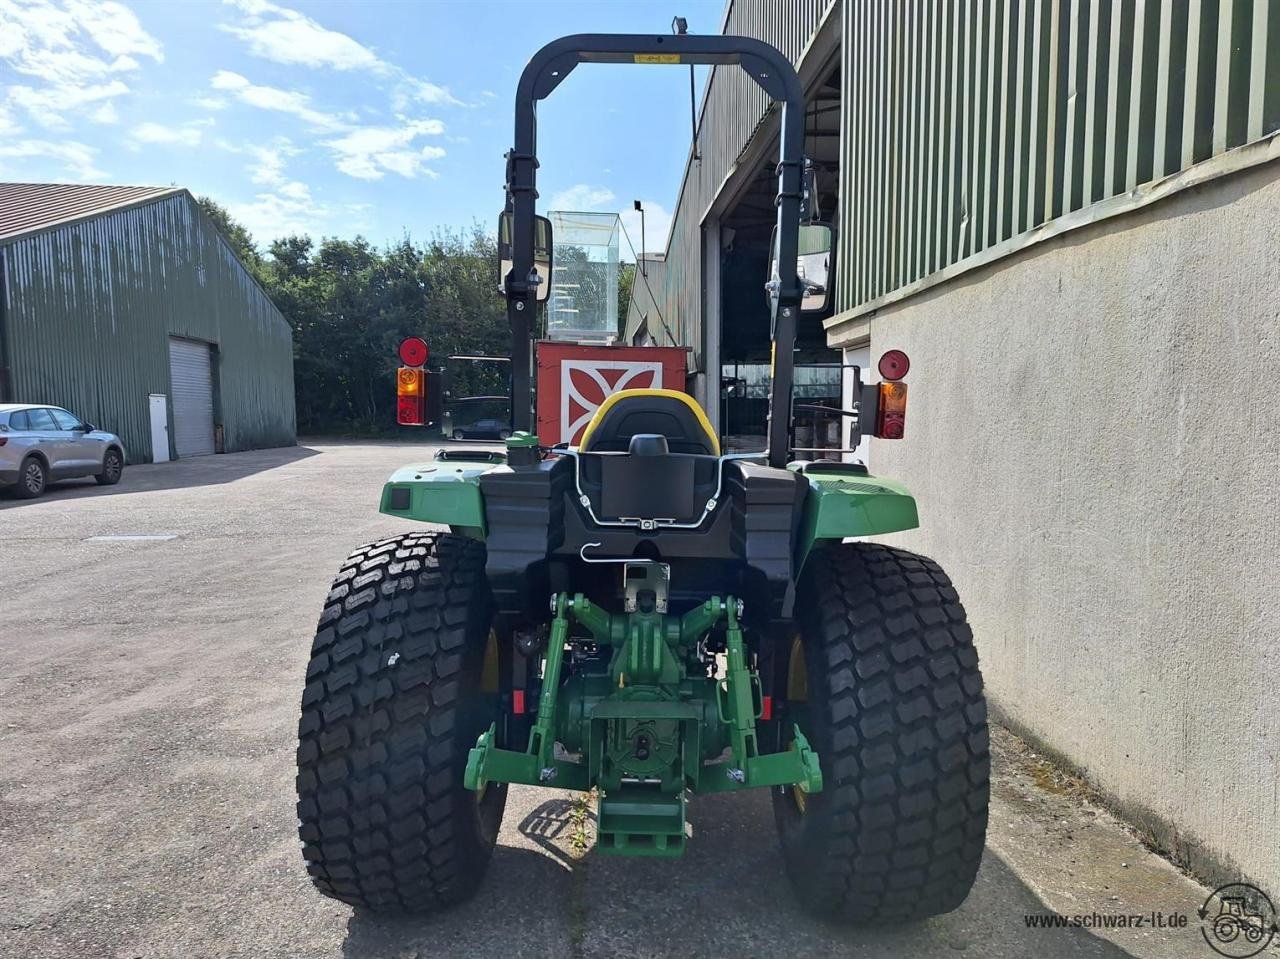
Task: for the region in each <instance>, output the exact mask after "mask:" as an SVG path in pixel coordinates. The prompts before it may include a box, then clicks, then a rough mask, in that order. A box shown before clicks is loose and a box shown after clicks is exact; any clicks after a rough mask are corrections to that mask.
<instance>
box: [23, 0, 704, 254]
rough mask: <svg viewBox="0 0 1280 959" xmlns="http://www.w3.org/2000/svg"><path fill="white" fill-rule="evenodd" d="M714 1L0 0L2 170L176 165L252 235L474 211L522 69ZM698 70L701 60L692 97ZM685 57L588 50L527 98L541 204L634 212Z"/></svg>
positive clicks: (161, 177) (370, 227) (669, 137)
mask: <svg viewBox="0 0 1280 959" xmlns="http://www.w3.org/2000/svg"><path fill="white" fill-rule="evenodd" d="M723 6H724V4H723V0H672V2H671V3H670V5H668V4H667V3H656V2H649V0H539V2H531V0H524V2H512V3H508V2H499V0H469V2H468V0H451V2H440V0H428V2H419V3H410V2H363V3H345V2H342V3H340V2H323V3H317V2H292V0H286V2H280V3H275V2H268V0H222V2H218V0H208V2H206V0H183V2H159V0H133V2H127V3H117V2H88V0H56V2H49V0H0V179H3V180H31V181H41V182H55V181H56V182H76V181H83V182H94V183H141V184H169V183H173V184H177V185H180V186H185V187H187V188H189V189H190V190H192V191H193V192H195V193H207V194H209V195H211V196H212V197H214V198H215V199H216V200H218V201H219V202H220V203H222V204H223V205H224V206H226V207H228V209H230V210H231V212H232V214H233V215H234V216H235V217H236V218H237V219H239V220H241V221H242V222H243V223H245V225H246V226H248V227H249V229H250V230H251V231H252V232H253V234H254V236H255V238H256V239H257V240H258V242H259V244H260V245H263V246H265V244H266V243H267V242H268V241H269V240H270V239H272V238H273V237H275V236H277V235H282V234H285V233H289V232H307V233H311V234H313V235H336V236H342V237H350V236H353V235H355V234H356V233H361V234H363V235H365V236H367V237H369V238H370V239H372V240H374V241H375V242H377V243H384V242H388V241H394V240H397V239H399V238H400V237H401V236H403V235H404V234H405V233H406V232H408V233H410V234H411V235H413V236H415V237H418V238H425V237H427V236H429V235H430V233H431V232H433V231H434V230H435V229H436V228H437V227H465V226H468V225H469V224H470V223H471V222H472V221H473V220H477V219H478V220H480V221H482V222H483V223H484V224H486V225H489V224H490V223H491V222H492V221H493V220H494V219H495V218H496V215H497V212H498V210H499V209H500V208H501V205H502V180H503V169H504V167H503V159H502V155H503V153H504V152H505V151H506V150H507V149H508V148H509V147H510V145H511V129H512V98H513V96H514V91H515V85H516V81H517V79H518V77H519V74H520V70H521V68H522V67H523V66H524V64H525V62H526V61H527V60H528V58H529V56H530V55H531V54H532V53H533V52H534V51H535V50H536V49H537V48H538V47H539V46H541V45H542V44H543V43H545V42H546V41H548V40H551V39H554V38H555V37H558V36H561V35H563V34H567V33H578V32H654V33H666V32H668V31H669V29H670V23H671V18H672V16H674V15H676V14H679V15H681V16H684V17H686V18H687V19H688V21H689V29H690V32H694V33H714V32H717V31H718V29H719V26H720V20H721V16H722V13H723ZM702 81H703V74H702V72H701V70H700V72H699V82H698V95H699V98H700V97H701V94H702ZM688 84H689V77H688V73H687V70H686V69H685V68H683V67H659V66H652V67H641V66H632V67H625V66H604V65H583V66H581V67H579V68H578V69H577V70H576V71H575V72H574V74H573V75H572V76H570V77H569V78H568V79H567V80H566V81H565V83H564V84H563V85H562V86H561V87H560V88H559V89H558V90H557V91H556V92H555V94H553V95H552V97H551V98H550V99H548V100H546V101H544V102H543V104H542V106H541V107H540V109H539V114H538V116H539V141H540V142H539V154H540V160H541V164H542V166H541V169H540V171H539V191H540V193H541V195H542V198H541V200H540V201H539V203H540V206H541V208H543V209H553V208H559V209H594V210H609V211H613V210H616V211H619V212H623V211H626V213H627V221H626V225H627V227H628V232H629V234H630V235H631V237H632V239H633V241H634V243H635V244H636V245H637V246H639V243H640V238H639V231H638V229H636V227H635V223H634V216H633V215H632V214H631V213H630V211H631V201H632V200H633V199H640V200H643V201H644V203H645V206H646V210H647V220H648V222H647V233H648V246H649V248H650V249H653V250H661V249H663V246H664V243H665V234H666V229H667V225H668V223H669V218H670V211H671V210H672V208H673V207H674V204H675V199H676V194H677V191H678V190H679V186H680V177H681V175H682V173H683V170H684V163H685V159H686V157H687V154H688V149H689V138H690V133H689V102H688V97H689V92H688Z"/></svg>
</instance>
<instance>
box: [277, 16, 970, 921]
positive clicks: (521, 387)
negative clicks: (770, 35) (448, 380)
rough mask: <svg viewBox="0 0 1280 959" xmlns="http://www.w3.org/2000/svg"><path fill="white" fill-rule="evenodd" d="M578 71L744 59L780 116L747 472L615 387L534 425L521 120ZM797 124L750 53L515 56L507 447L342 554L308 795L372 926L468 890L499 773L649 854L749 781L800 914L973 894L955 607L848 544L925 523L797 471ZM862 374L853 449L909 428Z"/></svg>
mask: <svg viewBox="0 0 1280 959" xmlns="http://www.w3.org/2000/svg"><path fill="white" fill-rule="evenodd" d="M583 62H592V63H601V62H603V63H680V64H728V63H737V64H739V65H740V66H741V67H742V68H743V69H744V70H745V71H746V72H747V74H748V75H749V76H750V77H751V78H752V79H753V80H754V81H755V82H756V83H758V84H759V85H760V86H761V87H762V88H763V89H764V90H765V92H766V93H767V94H769V95H770V96H771V97H772V98H773V99H775V100H777V101H781V103H782V130H781V137H780V139H781V146H780V157H779V163H778V167H777V170H778V196H777V209H778V214H777V226H776V231H775V241H774V243H775V256H776V263H775V272H774V275H773V277H772V280H771V282H770V283H769V284H768V288H769V289H770V291H771V295H772V299H773V340H774V360H773V376H772V385H771V390H772V392H771V396H770V404H771V405H770V410H771V414H770V420H769V424H768V449H767V451H766V452H763V453H753V454H732V455H723V454H722V453H721V450H720V443H719V438H718V437H717V436H716V434H715V432H714V431H713V430H712V429H711V427H710V425H709V423H708V421H707V418H706V416H705V415H704V414H703V412H702V410H701V409H700V408H699V407H698V406H697V405H696V404H695V403H694V402H693V400H692V399H691V398H690V397H688V396H686V395H685V394H683V393H678V392H674V391H668V390H626V391H622V392H620V393H615V394H613V395H612V396H610V397H608V398H607V399H606V400H605V402H604V403H602V404H601V406H600V407H599V409H598V410H597V411H596V413H595V414H594V416H593V418H592V420H591V422H590V424H589V425H588V427H587V429H586V431H585V432H584V433H583V434H582V437H581V439H580V441H579V442H578V444H577V446H568V445H565V444H561V445H559V446H557V447H554V448H551V449H546V448H544V447H542V446H540V445H539V442H538V438H537V437H536V436H534V435H531V434H530V424H531V415H532V390H531V385H530V367H531V363H530V351H531V337H530V333H531V329H532V326H533V315H534V313H535V312H536V309H537V304H538V303H539V302H540V301H542V300H544V299H545V298H546V295H547V293H548V292H549V288H550V283H549V276H550V273H549V268H550V262H549V260H550V249H551V243H550V224H549V223H547V222H546V221H545V220H543V219H542V218H540V217H536V216H535V202H534V201H535V197H536V196H537V193H536V191H535V170H536V168H537V160H536V157H535V119H534V112H535V105H536V102H537V101H538V100H540V99H542V98H544V97H546V96H547V95H548V94H550V93H551V92H552V91H553V90H554V89H555V87H556V86H557V85H558V84H559V83H560V82H561V81H562V80H563V79H564V78H565V77H566V76H567V75H568V74H569V73H570V71H572V70H573V69H574V67H575V66H576V65H577V64H579V63H583ZM803 117H804V99H803V94H802V90H801V87H800V84H799V81H798V79H797V77H796V74H795V72H794V70H793V68H792V66H791V64H790V63H789V62H788V60H787V59H786V58H785V57H784V56H783V55H782V54H781V53H780V52H779V51H777V50H776V49H774V48H773V47H771V46H769V45H768V44H765V43H762V42H760V41H758V40H754V39H748V38H743V37H731V36H688V35H684V36H657V37H655V36H639V35H635V36H632V35H579V36H571V37H565V38H563V39H560V40H557V41H555V42H553V43H551V44H549V45H548V46H546V47H544V48H543V49H542V50H541V51H539V52H538V54H537V55H536V56H534V58H533V59H532V60H531V61H530V63H529V65H528V66H527V67H526V68H525V70H524V73H523V75H522V76H521V78H520V83H519V87H518V92H517V98H516V125H515V145H514V149H513V150H512V151H511V152H510V153H509V154H508V158H507V206H506V212H505V213H504V215H503V220H502V229H501V231H500V237H501V241H502V244H501V245H502V246H503V248H504V249H503V252H502V257H503V260H504V262H503V264H502V272H503V276H502V290H503V293H504V295H505V296H506V299H507V305H508V318H509V320H510V325H511V330H512V364H511V369H512V397H513V402H512V418H513V427H514V430H515V431H516V432H515V433H514V435H512V436H511V437H510V438H509V439H508V440H507V441H506V444H505V447H506V449H505V452H501V453H497V452H495V453H489V452H485V451H483V450H474V449H472V450H460V449H452V450H442V451H440V452H439V453H437V454H436V457H435V459H434V460H433V461H431V462H428V463H424V464H422V465H416V466H410V467H406V468H405V469H402V470H399V471H398V472H396V473H395V474H394V475H392V477H391V478H390V479H389V480H388V482H387V483H386V486H385V487H384V489H383V493H382V501H381V511H382V512H384V513H386V514H388V515H391V516H395V517H400V518H403V519H406V520H416V521H420V522H423V523H428V524H432V526H433V527H435V528H433V529H426V530H423V531H421V532H409V533H405V534H403V535H400V536H396V537H392V538H390V539H386V540H383V541H381V542H377V543H373V544H371V545H368V546H364V547H361V548H360V549H357V550H356V551H355V552H354V553H353V554H352V555H351V556H350V558H349V559H348V560H347V562H346V564H345V565H344V566H343V567H342V570H341V572H340V573H339V574H338V577H337V579H336V580H335V582H334V584H333V588H332V591H331V592H330V593H329V596H328V600H327V603H326V605H325V609H324V612H323V614H322V615H321V617H320V623H319V627H318V629H317V632H316V636H315V642H314V646H313V648H312V654H311V661H310V665H309V668H308V671H307V683H306V690H305V692H304V694H303V698H302V719H301V722H300V725H299V739H300V742H299V747H298V778H297V787H298V818H299V821H300V825H299V829H300V833H301V838H302V843H303V853H304V857H305V859H306V864H307V869H308V871H309V872H310V874H311V877H312V879H313V881H314V882H315V885H316V886H317V887H318V888H319V889H320V891H321V892H323V893H324V894H326V895H329V896H332V897H334V898H336V899H340V900H342V901H343V902H346V903H349V904H351V905H353V906H357V907H362V908H367V909H371V910H378V911H388V912H429V911H433V910H438V909H441V908H443V907H446V906H449V905H451V904H453V903H457V902H459V901H461V900H464V899H466V898H467V897H468V896H470V895H472V894H473V893H474V892H475V891H476V889H477V887H478V886H479V884H480V881H481V878H482V876H483V875H484V872H485V869H486V867H487V865H488V863H489V860H490V858H491V855H492V852H493V848H494V845H495V843H496V841H497V838H498V831H499V826H500V824H501V821H502V814H503V807H504V805H505V803H506V798H507V790H508V787H509V785H510V784H512V783H519V784H522V785H525V786H545V787H551V788H554V789H570V790H596V791H597V795H598V818H597V830H596V832H597V853H598V854H599V855H611V856H649V857H677V856H679V855H680V854H681V853H682V852H683V850H684V848H685V845H686V841H687V837H688V836H689V833H690V830H689V829H688V828H687V826H686V803H687V801H688V799H689V797H690V796H697V795H704V794H708V793H723V792H734V791H739V790H745V789H768V790H769V791H770V793H771V794H772V797H773V807H774V811H775V818H776V821H777V829H778V834H779V838H780V841H781V846H782V854H783V860H784V862H785V865H786V871H787V873H788V875H789V877H790V880H791V883H792V885H793V886H794V888H795V891H796V894H797V898H798V899H799V901H800V902H801V903H803V904H804V906H805V907H807V908H809V909H811V910H812V911H814V912H815V913H818V914H821V915H824V916H830V917H834V918H838V919H842V920H844V921H849V922H858V923H898V922H902V921H907V920H915V919H921V918H925V917H927V916H931V915H936V914H939V913H943V912H946V911H949V910H951V909H954V908H955V907H956V906H958V905H959V904H960V903H961V902H962V901H963V900H964V898H965V896H966V895H967V894H968V892H969V889H970V888H971V886H972V884H973V882H974V877H975V874H976V872H977V869H978V864H979V861H980V860H981V857H982V851H983V845H984V839H985V834H986V826H987V802H988V774H989V756H988V739H987V717H986V704H985V700H984V698H983V689H982V677H981V674H980V673H979V670H978V657H977V654H976V652H975V651H974V646H973V636H972V633H971V631H970V629H969V627H968V625H967V624H966V621H965V612H964V609H963V607H962V606H961V605H960V601H959V598H958V597H957V595H956V591H955V590H954V589H953V588H952V585H951V582H950V580H949V579H948V578H947V576H946V574H945V573H944V572H943V571H942V570H941V569H940V568H939V567H938V565H937V564H936V563H934V562H933V561H932V560H929V559H926V558H924V557H922V556H917V555H914V554H912V553H909V552H906V551H904V550H901V549H895V548H892V547H889V546H884V545H879V544H876V543H870V542H846V539H847V538H849V537H865V536H873V535H877V534H884V533H892V532H895V531H899V530H905V529H910V528H913V527H915V526H917V525H918V521H917V514H916V504H915V501H914V499H913V498H912V497H911V495H910V494H909V493H908V492H907V490H906V489H905V488H904V487H903V486H902V485H901V484H899V483H896V482H894V481H893V480H889V479H884V478H881V477H875V476H871V475H869V473H868V472H867V470H866V469H865V468H864V467H862V466H860V465H858V464H853V463H841V462H830V461H823V460H811V459H809V460H806V459H803V458H799V457H796V456H795V455H794V454H796V453H798V452H802V451H801V450H797V449H796V448H795V447H794V446H793V441H792V436H791V434H792V429H791V427H792V403H791V393H792V378H793V356H792V354H793V343H794V340H795V335H796V322H797V317H798V314H799V313H800V311H801V310H802V308H803V305H804V304H803V300H804V299H805V297H806V296H807V295H809V294H811V293H812V290H813V283H812V281H811V280H810V279H805V280H803V281H802V280H801V279H798V277H797V255H798V253H799V252H800V247H801V233H802V219H804V218H805V217H807V213H806V212H805V206H806V204H805V195H804V194H805V185H806V176H805V172H806V165H805V160H804V157H803V156H802V149H801V148H802V140H803V137H802V133H803ZM818 228H819V227H816V226H815V225H813V224H810V223H805V224H803V229H804V230H805V231H809V230H812V229H818ZM811 246H812V244H807V247H811ZM762 279H763V278H762ZM880 366H881V372H882V375H884V376H885V378H886V380H887V381H888V382H884V383H881V384H879V385H878V386H874V385H873V386H867V387H864V388H863V390H862V393H861V398H860V402H859V403H856V404H853V405H854V408H853V409H851V410H842V411H836V412H838V413H839V414H840V415H844V416H847V417H850V418H851V419H853V422H854V426H853V435H854V436H855V444H854V445H856V437H857V436H859V435H860V434H861V433H862V432H864V430H863V426H864V425H867V426H868V427H869V428H868V429H867V430H865V431H866V432H874V434H875V435H878V436H882V437H886V438H895V437H900V436H901V434H902V416H903V415H904V409H905V406H904V403H905V384H902V383H900V382H898V380H900V378H901V376H902V375H904V374H905V372H906V368H905V367H906V358H905V356H902V355H901V354H896V355H894V354H892V353H891V354H887V355H886V359H885V361H882V363H881V364H880ZM417 399H418V400H419V401H420V396H419V397H418V398H417ZM407 400H408V402H409V407H410V409H409V412H410V415H412V404H413V402H414V401H415V398H414V397H413V396H409V397H407ZM442 526H447V527H448V532H443V531H439V527H442ZM752 840H754V837H752ZM744 841H749V840H748V839H747V838H746V837H744Z"/></svg>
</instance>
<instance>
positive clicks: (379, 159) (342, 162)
mask: <svg viewBox="0 0 1280 959" xmlns="http://www.w3.org/2000/svg"><path fill="white" fill-rule="evenodd" d="M442 133H444V124H443V123H441V122H440V121H439V120H409V121H407V122H404V123H402V125H401V126H398V127H383V126H365V127H356V128H355V129H353V130H351V131H350V132H349V133H347V134H346V135H345V136H342V137H339V138H337V139H335V140H328V141H326V142H325V146H327V147H329V148H330V149H331V150H333V152H334V155H335V157H336V158H337V167H338V169H339V170H341V171H342V172H343V173H345V174H347V176H351V177H355V178H356V179H358V180H380V179H382V178H383V176H385V175H386V174H387V173H398V174H399V175H400V176H402V177H406V178H408V179H412V178H414V177H417V176H427V177H431V178H433V179H434V178H435V177H437V176H439V174H438V173H436V172H435V171H434V170H433V169H431V168H430V167H429V166H427V164H428V163H429V162H430V161H432V160H438V159H440V158H441V157H443V156H444V155H445V151H444V149H443V148H442V147H438V146H430V145H428V146H421V147H419V146H417V145H416V144H415V143H414V141H415V140H417V139H418V137H420V136H439V135H440V134H442Z"/></svg>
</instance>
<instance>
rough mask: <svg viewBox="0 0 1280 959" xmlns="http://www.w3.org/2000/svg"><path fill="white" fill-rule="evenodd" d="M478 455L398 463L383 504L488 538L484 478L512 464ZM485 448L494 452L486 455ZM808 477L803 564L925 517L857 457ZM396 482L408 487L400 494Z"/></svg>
mask: <svg viewBox="0 0 1280 959" xmlns="http://www.w3.org/2000/svg"><path fill="white" fill-rule="evenodd" d="M515 439H516V437H512V440H515ZM510 442H511V440H509V441H508V443H510ZM476 456H477V459H476V460H474V461H470V460H463V459H458V458H451V459H449V460H437V461H434V462H431V463H426V464H424V465H422V466H407V467H405V468H404V469H401V470H397V471H396V472H395V473H394V474H392V476H391V478H390V479H389V480H387V483H386V485H385V486H384V487H383V490H382V505H381V507H380V509H381V511H382V512H384V513H386V514H387V515H389V516H398V517H401V518H402V519H412V520H418V521H420V522H423V523H438V524H442V525H446V526H449V527H450V528H451V529H452V530H453V531H454V532H456V533H464V534H467V535H471V536H479V537H481V538H483V536H484V535H485V534H486V533H487V532H488V524H487V523H486V521H485V513H484V497H483V496H482V495H481V493H480V483H479V478H480V476H481V475H482V474H484V473H487V472H489V471H491V470H499V469H501V470H505V469H509V468H510V467H508V466H506V465H505V460H504V459H502V457H501V454H492V455H489V454H485V453H483V452H479V451H477V453H476ZM485 456H489V458H488V459H482V458H483V457H485ZM804 478H805V479H806V480H808V482H809V494H808V496H807V497H806V498H805V504H804V519H803V522H802V525H801V530H800V537H799V540H798V543H797V551H798V555H797V556H796V569H797V571H799V570H800V569H802V568H803V567H804V561H805V559H806V558H807V557H808V555H809V553H810V551H811V550H812V549H813V546H814V544H816V543H818V542H820V541H822V540H841V539H844V538H845V537H847V536H879V535H883V534H885V533H897V532H900V531H901V530H905V529H914V528H915V527H917V526H919V525H920V520H919V517H918V515H917V513H916V501H915V497H913V496H912V495H911V494H910V493H909V492H908V491H907V488H906V487H905V486H903V485H902V484H901V483H898V482H896V481H894V480H891V479H885V478H883V477H879V476H869V475H867V474H866V473H865V472H863V471H862V470H861V468H860V467H856V466H853V465H850V466H849V469H848V471H847V472H846V471H843V470H839V469H826V470H823V471H822V472H818V473H813V472H811V473H805V474H804ZM396 490H403V491H405V492H401V493H398V494H396V493H395V491H396ZM397 497H398V499H397Z"/></svg>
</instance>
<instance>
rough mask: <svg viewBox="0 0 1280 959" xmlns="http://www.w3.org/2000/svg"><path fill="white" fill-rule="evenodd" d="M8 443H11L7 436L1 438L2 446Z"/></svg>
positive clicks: (0, 443) (0, 444)
mask: <svg viewBox="0 0 1280 959" xmlns="http://www.w3.org/2000/svg"><path fill="white" fill-rule="evenodd" d="M7 442H9V437H7V436H0V446H4V444H5V443H7Z"/></svg>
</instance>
